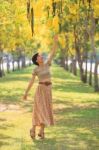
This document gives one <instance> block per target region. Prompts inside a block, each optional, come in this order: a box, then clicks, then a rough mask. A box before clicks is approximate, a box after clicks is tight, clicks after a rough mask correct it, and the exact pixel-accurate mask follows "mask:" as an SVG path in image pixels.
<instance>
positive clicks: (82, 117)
mask: <svg viewBox="0 0 99 150" xmlns="http://www.w3.org/2000/svg"><path fill="white" fill-rule="evenodd" d="M32 67H33V66H31V67H28V68H26V69H24V70H22V71H16V72H14V73H11V74H8V75H6V76H5V77H3V78H2V79H0V107H1V108H0V109H1V110H2V111H1V112H0V146H1V147H0V150H99V94H97V93H94V90H93V89H92V88H91V87H89V86H88V85H86V84H83V83H82V82H81V81H80V80H79V78H78V77H75V76H73V75H72V74H70V73H68V72H66V71H64V70H63V68H60V67H58V66H57V65H53V67H52V68H51V71H52V81H53V91H52V92H53V107H54V119H55V126H53V127H48V128H46V130H45V132H46V139H45V140H43V141H42V140H39V139H37V140H35V141H32V140H31V138H30V136H29V129H30V128H31V125H32V121H31V117H32V106H33V105H32V104H33V95H34V92H35V88H36V86H37V79H36V82H35V84H34V86H33V88H32V89H31V91H30V95H29V98H28V101H23V100H22V95H23V93H24V90H25V88H26V86H27V84H28V81H29V80H30V77H31V72H32Z"/></svg>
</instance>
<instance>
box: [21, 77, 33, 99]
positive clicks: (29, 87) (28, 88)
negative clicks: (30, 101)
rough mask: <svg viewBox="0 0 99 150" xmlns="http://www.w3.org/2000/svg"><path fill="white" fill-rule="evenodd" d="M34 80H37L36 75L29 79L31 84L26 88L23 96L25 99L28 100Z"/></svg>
mask: <svg viewBox="0 0 99 150" xmlns="http://www.w3.org/2000/svg"><path fill="white" fill-rule="evenodd" d="M34 80H35V75H32V78H31V80H30V81H29V84H28V87H27V89H26V90H25V93H24V96H23V99H24V100H26V99H27V95H28V92H29V91H30V89H31V87H32V85H33V83H34Z"/></svg>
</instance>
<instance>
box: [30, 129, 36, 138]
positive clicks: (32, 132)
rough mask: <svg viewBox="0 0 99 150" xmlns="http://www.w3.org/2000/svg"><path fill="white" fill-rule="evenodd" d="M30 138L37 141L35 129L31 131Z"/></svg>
mask: <svg viewBox="0 0 99 150" xmlns="http://www.w3.org/2000/svg"><path fill="white" fill-rule="evenodd" d="M30 136H31V138H32V139H35V130H33V128H32V129H30Z"/></svg>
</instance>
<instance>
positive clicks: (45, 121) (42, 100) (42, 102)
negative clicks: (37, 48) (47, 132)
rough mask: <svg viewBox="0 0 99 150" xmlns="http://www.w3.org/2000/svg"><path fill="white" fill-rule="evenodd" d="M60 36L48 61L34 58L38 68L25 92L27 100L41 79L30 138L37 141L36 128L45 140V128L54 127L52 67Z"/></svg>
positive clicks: (55, 41)
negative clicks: (37, 127) (33, 87)
mask: <svg viewBox="0 0 99 150" xmlns="http://www.w3.org/2000/svg"><path fill="white" fill-rule="evenodd" d="M57 41H58V36H57V35H55V37H54V45H53V48H52V50H51V53H50V54H49V56H48V59H47V61H45V62H44V60H43V57H42V55H40V54H39V53H36V54H35V55H33V57H32V61H33V63H34V64H35V65H37V67H35V68H34V70H33V72H32V79H31V81H30V82H29V85H28V87H27V89H26V91H25V94H24V97H23V99H24V100H26V99H27V95H28V92H29V90H30V89H31V87H32V85H33V83H34V80H35V77H36V76H37V77H38V79H39V84H38V87H37V89H36V92H35V95H34V107H33V117H32V124H33V127H32V128H31V129H30V136H31V138H32V139H35V129H36V126H40V131H39V134H38V136H39V137H40V138H41V139H44V128H45V126H50V125H54V119H53V110H52V91H51V89H52V85H51V84H52V83H51V74H50V66H51V61H52V59H53V56H54V54H55V52H56V49H57Z"/></svg>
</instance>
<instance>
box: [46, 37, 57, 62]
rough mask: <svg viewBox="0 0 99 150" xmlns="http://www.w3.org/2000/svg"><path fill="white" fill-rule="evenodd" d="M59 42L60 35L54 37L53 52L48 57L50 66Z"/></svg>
mask: <svg viewBox="0 0 99 150" xmlns="http://www.w3.org/2000/svg"><path fill="white" fill-rule="evenodd" d="M57 41H58V35H55V36H54V44H53V47H52V50H51V52H50V54H49V55H48V59H47V63H48V64H51V61H52V59H53V57H54V55H55V53H56V49H57Z"/></svg>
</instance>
